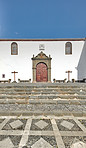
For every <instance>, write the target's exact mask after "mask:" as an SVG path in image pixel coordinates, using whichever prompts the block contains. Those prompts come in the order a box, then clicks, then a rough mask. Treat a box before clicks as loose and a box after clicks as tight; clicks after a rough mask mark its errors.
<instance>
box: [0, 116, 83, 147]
mask: <svg viewBox="0 0 86 148" xmlns="http://www.w3.org/2000/svg"><path fill="white" fill-rule="evenodd" d="M0 148H86V117H74V116H20V117H18V116H1V117H0Z"/></svg>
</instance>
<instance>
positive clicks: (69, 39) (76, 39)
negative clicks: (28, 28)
mask: <svg viewBox="0 0 86 148" xmlns="http://www.w3.org/2000/svg"><path fill="white" fill-rule="evenodd" d="M85 40H86V38H62V39H59V38H57V39H0V41H85Z"/></svg>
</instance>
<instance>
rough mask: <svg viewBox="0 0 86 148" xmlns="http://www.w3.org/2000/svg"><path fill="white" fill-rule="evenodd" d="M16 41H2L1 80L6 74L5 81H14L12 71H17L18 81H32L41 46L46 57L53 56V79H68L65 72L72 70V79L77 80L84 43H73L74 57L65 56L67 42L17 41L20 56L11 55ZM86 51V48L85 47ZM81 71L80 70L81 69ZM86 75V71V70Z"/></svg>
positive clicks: (0, 49) (0, 48)
mask: <svg viewBox="0 0 86 148" xmlns="http://www.w3.org/2000/svg"><path fill="white" fill-rule="evenodd" d="M12 42H15V41H0V79H4V78H2V74H5V75H6V77H5V79H9V78H10V79H12V81H13V74H12V73H11V72H12V71H14V70H15V71H17V72H18V74H16V80H17V79H18V78H20V79H24V80H25V79H29V78H31V79H32V60H31V58H32V56H33V54H34V55H35V56H36V55H37V54H38V53H39V52H40V50H39V45H40V44H44V45H45V50H44V53H45V54H46V55H49V54H50V55H51V57H52V61H51V68H52V69H51V78H52V80H53V78H56V79H64V78H67V74H66V73H65V71H67V70H71V71H72V74H71V79H72V78H75V79H77V75H78V74H77V66H78V63H79V60H80V57H81V53H82V50H83V47H84V41H71V43H72V55H65V43H66V42H67V41H16V43H17V44H18V55H11V43H12ZM84 50H85V47H84ZM79 69H80V68H79ZM85 75H86V70H85Z"/></svg>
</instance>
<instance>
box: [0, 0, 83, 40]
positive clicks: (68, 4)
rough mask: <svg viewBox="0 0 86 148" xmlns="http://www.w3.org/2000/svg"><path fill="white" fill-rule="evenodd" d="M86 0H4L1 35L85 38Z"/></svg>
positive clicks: (1, 3) (0, 1) (0, 0)
mask: <svg viewBox="0 0 86 148" xmlns="http://www.w3.org/2000/svg"><path fill="white" fill-rule="evenodd" d="M85 37H86V0H0V38H85Z"/></svg>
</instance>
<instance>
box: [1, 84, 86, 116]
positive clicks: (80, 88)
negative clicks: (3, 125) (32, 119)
mask: <svg viewBox="0 0 86 148" xmlns="http://www.w3.org/2000/svg"><path fill="white" fill-rule="evenodd" d="M85 106H86V84H85V83H83V84H81V83H60V84H59V83H17V84H16V83H15V84H13V83H11V84H0V111H1V113H4V114H6V113H9V114H11V113H12V114H15V113H17V114H19V115H20V114H24V113H25V115H28V114H31V115H32V114H33V115H34V114H37V115H38V114H40V115H41V114H45V115H46V114H48V115H50V114H53V115H57V114H65V115H69V114H76V113H77V114H79V115H80V114H81V115H82V114H83V115H85V111H86V108H85Z"/></svg>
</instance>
